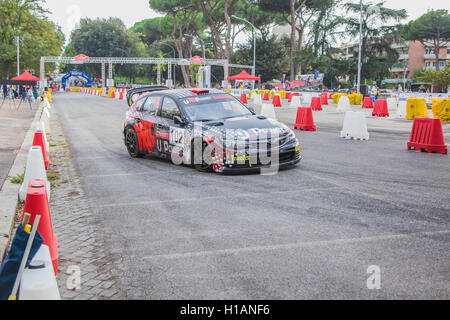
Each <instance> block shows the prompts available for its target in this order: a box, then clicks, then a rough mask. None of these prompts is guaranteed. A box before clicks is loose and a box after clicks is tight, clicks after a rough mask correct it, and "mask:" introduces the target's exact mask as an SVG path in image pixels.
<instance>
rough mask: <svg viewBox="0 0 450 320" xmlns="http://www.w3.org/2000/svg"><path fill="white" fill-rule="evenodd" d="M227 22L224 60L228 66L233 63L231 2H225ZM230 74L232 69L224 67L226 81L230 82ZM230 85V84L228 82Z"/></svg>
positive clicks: (226, 0)
mask: <svg viewBox="0 0 450 320" xmlns="http://www.w3.org/2000/svg"><path fill="white" fill-rule="evenodd" d="M224 7H225V10H224V12H225V21H226V23H227V34H226V37H225V57H223V59H225V60H227V62H228V64H230V62H231V18H230V12H229V0H225V2H224ZM229 73H230V68H229V67H228V66H225V67H224V78H225V81H228V80H227V79H228V75H229ZM227 83H228V82H227Z"/></svg>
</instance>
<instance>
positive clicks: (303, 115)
mask: <svg viewBox="0 0 450 320" xmlns="http://www.w3.org/2000/svg"><path fill="white" fill-rule="evenodd" d="M294 129H296V130H305V131H316V125H315V124H314V118H313V113H312V109H311V108H302V107H300V108H298V109H297V119H296V121H295V125H294Z"/></svg>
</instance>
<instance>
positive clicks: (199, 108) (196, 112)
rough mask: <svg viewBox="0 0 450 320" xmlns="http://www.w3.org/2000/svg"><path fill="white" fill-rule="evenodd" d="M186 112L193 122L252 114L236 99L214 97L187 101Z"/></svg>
mask: <svg viewBox="0 0 450 320" xmlns="http://www.w3.org/2000/svg"><path fill="white" fill-rule="evenodd" d="M184 110H185V111H186V114H187V115H188V117H189V118H190V119H191V120H192V121H214V120H222V119H230V118H236V117H241V116H248V115H251V114H252V113H251V112H250V110H248V109H247V108H246V107H245V106H244V105H243V104H242V103H240V102H239V101H237V100H236V99H233V98H230V97H225V98H223V97H214V96H207V97H201V98H189V99H187V100H186V101H185V104H184Z"/></svg>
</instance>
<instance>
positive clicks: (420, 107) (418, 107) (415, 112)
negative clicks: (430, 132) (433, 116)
mask: <svg viewBox="0 0 450 320" xmlns="http://www.w3.org/2000/svg"><path fill="white" fill-rule="evenodd" d="M416 117H419V118H428V117H429V115H428V109H427V104H426V101H425V99H421V98H409V99H408V100H407V102H406V119H407V120H414V118H416Z"/></svg>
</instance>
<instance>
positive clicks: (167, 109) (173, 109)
mask: <svg viewBox="0 0 450 320" xmlns="http://www.w3.org/2000/svg"><path fill="white" fill-rule="evenodd" d="M176 116H178V117H180V118H181V117H182V114H181V111H180V109H179V108H178V106H177V104H176V102H175V101H173V99H171V98H168V97H165V98H164V101H163V104H162V108H161V117H163V118H165V119H168V120H173V119H174V118H175V117H176Z"/></svg>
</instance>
